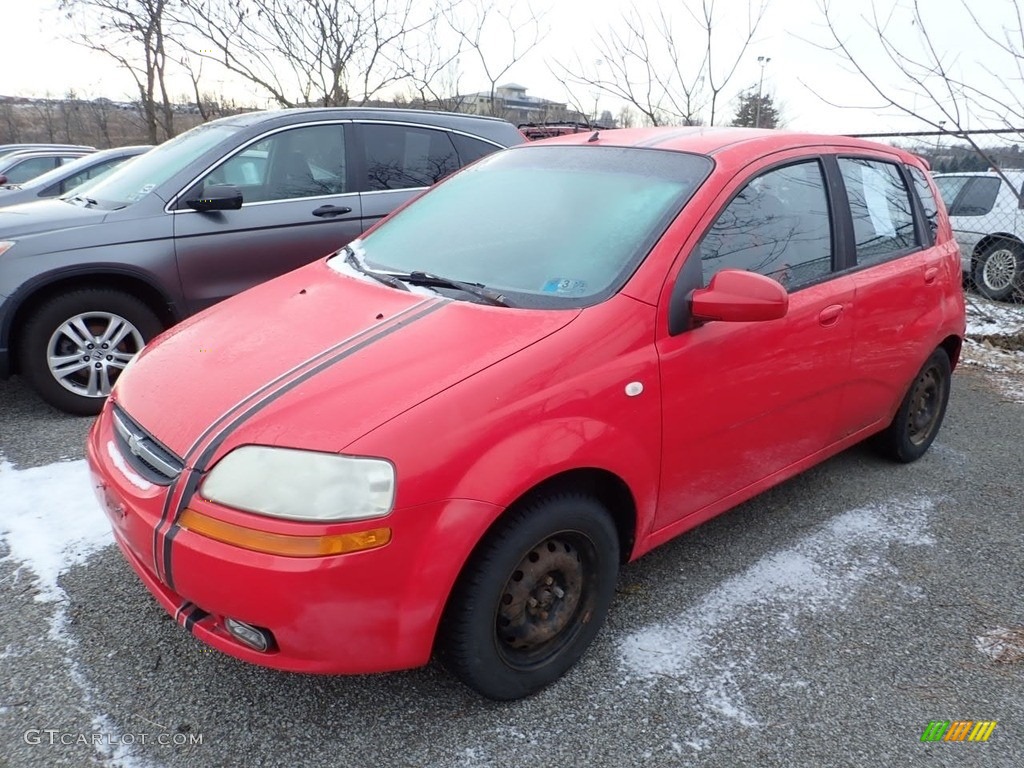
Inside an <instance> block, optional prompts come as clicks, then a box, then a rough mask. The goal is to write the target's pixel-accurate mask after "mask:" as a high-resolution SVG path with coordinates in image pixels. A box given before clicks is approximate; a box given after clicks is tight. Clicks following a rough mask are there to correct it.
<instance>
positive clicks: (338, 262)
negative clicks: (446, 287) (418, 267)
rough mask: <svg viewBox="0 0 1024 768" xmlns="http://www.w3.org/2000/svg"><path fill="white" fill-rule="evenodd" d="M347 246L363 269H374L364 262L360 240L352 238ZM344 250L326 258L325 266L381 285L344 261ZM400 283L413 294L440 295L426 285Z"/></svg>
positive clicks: (432, 296) (363, 251)
mask: <svg viewBox="0 0 1024 768" xmlns="http://www.w3.org/2000/svg"><path fill="white" fill-rule="evenodd" d="M347 247H348V248H349V249H350V250H351V251H352V253H353V254H354V256H355V259H356V261H358V262H359V264H360V266H362V267H363V268H364V269H369V270H371V271H374V270H373V268H372V267H370V266H367V264H366V249H365V248H364V247H363V243H362V241H361V240H353V241H352V242H351V243H349V244H348V246H347ZM344 251H345V249H344V248H342V249H341V250H340V251H338V253H337V255H335V256H332V257H331V258H330V259H328V260H327V266H328V267H330V268H331V269H333V270H334V271H335V272H337V273H338V274H340V275H345V277H351V278H353V279H355V280H362V281H363V282H364V283H375V284H376V285H383V283H381V282H380V281H379V280H375V279H374V278H372V277H370V276H369V275H368V274H366V273H365V272H360V271H359V270H358V269H356V268H355V267H353V266H352V265H351V264H349V263H348V262H346V261H345V256H344ZM383 274H387V272H384V273H383ZM402 285H404V286H405V287H406V288H408V289H409V291H408V292H409V293H411V294H413V295H414V296H429V297H430V298H432V299H436V298H438V296H440V294H439V293H438V292H437V291H433V290H431V289H430V288H427V287H426V286H423V285H410V284H409V283H402Z"/></svg>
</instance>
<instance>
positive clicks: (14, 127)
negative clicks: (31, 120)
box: [0, 99, 21, 143]
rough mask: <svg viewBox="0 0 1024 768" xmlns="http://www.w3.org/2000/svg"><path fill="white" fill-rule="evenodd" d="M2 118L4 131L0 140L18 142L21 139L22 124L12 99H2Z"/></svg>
mask: <svg viewBox="0 0 1024 768" xmlns="http://www.w3.org/2000/svg"><path fill="white" fill-rule="evenodd" d="M0 119H2V120H3V129H4V130H3V132H2V133H0V142H2V143H8V142H13V143H17V142H20V141H21V125H19V123H18V117H17V114H16V113H15V107H14V104H13V102H12V101H11V100H10V99H2V100H0Z"/></svg>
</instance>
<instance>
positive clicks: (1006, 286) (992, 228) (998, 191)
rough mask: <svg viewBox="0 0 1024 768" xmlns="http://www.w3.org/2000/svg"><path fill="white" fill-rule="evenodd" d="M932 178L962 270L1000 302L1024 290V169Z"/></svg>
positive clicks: (985, 293) (984, 291)
mask: <svg viewBox="0 0 1024 768" xmlns="http://www.w3.org/2000/svg"><path fill="white" fill-rule="evenodd" d="M934 178H935V183H936V184H937V185H938V187H939V193H940V194H941V195H942V199H943V202H945V204H946V209H947V211H948V212H949V223H950V224H951V225H952V226H953V234H954V235H955V236H956V241H957V243H959V245H960V259H961V265H962V267H963V271H964V273H965V274H966V275H968V276H969V277H970V278H971V279H973V281H974V283H975V285H976V286H977V288H978V291H979V292H980V293H981V294H982V295H984V296H987V297H988V298H990V299H997V300H1000V301H1002V300H1005V299H1010V298H1012V297H1013V296H1014V294H1015V293H1017V294H1020V293H1024V209H1022V197H1021V190H1022V185H1024V170H1016V171H1002V172H1001V175H1000V173H996V172H995V171H981V172H977V173H941V174H936V175H935V177H934ZM1007 182H1009V183H1007ZM1011 184H1012V186H1011Z"/></svg>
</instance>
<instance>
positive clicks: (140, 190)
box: [89, 123, 239, 208]
mask: <svg viewBox="0 0 1024 768" xmlns="http://www.w3.org/2000/svg"><path fill="white" fill-rule="evenodd" d="M238 130H239V129H238V127H237V126H233V125H215V124H212V123H207V124H206V125H200V126H197V127H195V128H193V129H192V130H191V131H187V132H186V133H183V134H181V135H180V136H177V137H175V138H173V139H171V140H170V141H165V142H164V143H163V144H161V145H160V146H158V147H156V148H155V149H151V150H150V151H149V152H147V153H146V154H144V155H141V156H140V157H138V158H137V159H136V160H135V161H134V162H131V163H127V164H125V165H122V166H119V167H118V168H117V169H116V170H115V171H114V173H112V174H110V175H109V176H107V177H105V178H104V179H103V180H102V181H100V182H99V183H98V184H96V186H94V187H92V188H91V189H90V190H89V197H91V198H92V199H94V200H96V202H97V203H98V204H99V206H100V207H102V208H123V207H125V206H126V205H131V204H132V203H136V202H138V201H139V200H141V199H142V198H143V197H145V196H146V195H148V194H150V193H151V192H153V190H155V189H156V188H157V187H158V186H160V185H161V184H163V183H164V182H165V181H167V180H168V179H169V178H171V177H172V176H173V175H174V174H176V173H178V172H179V171H181V169H182V168H184V167H185V166H187V165H188V164H189V163H191V162H192V161H194V160H195V159H196V158H198V157H199V156H200V155H202V154H203V153H204V152H206V151H207V150H208V149H210V147H212V146H214V145H215V144H217V143H219V142H221V141H223V140H224V139H225V138H227V137H228V136H231V135H232V134H233V133H235V132H236V131H238ZM175 191H177V190H175Z"/></svg>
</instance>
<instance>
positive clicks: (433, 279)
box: [392, 271, 512, 307]
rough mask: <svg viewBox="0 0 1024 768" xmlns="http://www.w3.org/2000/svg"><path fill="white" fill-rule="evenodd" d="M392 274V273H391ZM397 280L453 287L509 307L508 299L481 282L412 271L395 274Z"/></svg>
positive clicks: (429, 285)
mask: <svg viewBox="0 0 1024 768" xmlns="http://www.w3.org/2000/svg"><path fill="white" fill-rule="evenodd" d="M392 274H394V273H392ZM395 277H397V278H398V279H399V280H404V281H405V282H407V283H412V284H413V285H425V286H427V287H428V288H454V289H455V290H457V291H462V292H463V293H468V294H471V295H473V296H477V297H479V298H481V299H483V300H484V301H486V302H487V303H488V304H494V305H495V306H498V307H511V306H512V305H511V304H509V302H508V299H506V298H505V297H504V296H503V295H502V294H500V293H498V292H497V291H495V290H492V289H490V288H488V287H487V286H486V285H484V284H483V283H467V282H463V281H462V280H454V279H452V278H450V277H442V276H441V275H434V274H431V273H430V272H420V271H414V272H409V273H408V274H404V275H403V274H395Z"/></svg>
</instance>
